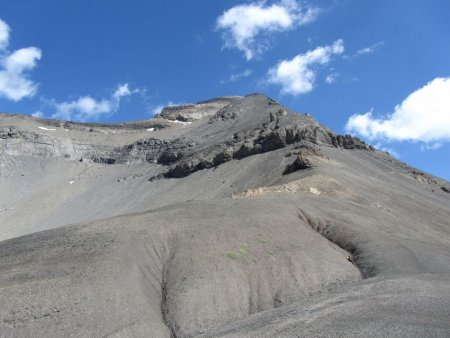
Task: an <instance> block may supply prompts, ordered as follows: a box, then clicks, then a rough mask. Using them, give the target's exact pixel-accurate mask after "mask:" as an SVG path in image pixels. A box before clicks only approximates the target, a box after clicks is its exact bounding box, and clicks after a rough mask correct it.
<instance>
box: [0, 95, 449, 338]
mask: <svg viewBox="0 0 450 338" xmlns="http://www.w3.org/2000/svg"><path fill="white" fill-rule="evenodd" d="M449 186H450V185H449V183H448V182H445V181H443V180H441V179H439V178H436V177H432V176H430V175H428V174H426V173H423V172H421V171H419V170H417V169H414V168H411V167H409V166H407V165H406V164H404V163H401V162H399V161H397V160H395V159H393V158H391V157H390V156H389V155H388V154H386V153H384V152H380V151H377V150H375V149H374V148H373V147H371V146H370V145H366V144H365V143H364V142H362V141H361V140H359V139H357V138H354V137H352V136H350V135H338V134H336V133H334V132H333V131H331V130H330V129H328V128H327V127H325V126H323V125H321V124H319V123H318V122H316V121H315V120H314V119H313V118H312V117H311V116H310V115H306V114H297V113H295V112H292V111H290V110H289V109H287V108H286V107H283V106H282V105H280V104H279V103H277V102H275V101H274V100H272V99H270V98H267V97H265V96H263V95H259V94H253V95H249V96H246V97H223V98H218V99H213V100H210V101H205V102H201V103H198V104H192V105H183V106H179V107H171V108H166V109H164V110H163V111H162V112H161V114H160V115H159V116H156V117H155V118H153V119H151V120H149V121H138V122H133V123H122V124H112V125H109V124H77V123H73V122H66V121H54V120H40V119H36V118H32V117H29V116H21V115H12V114H1V115H0V187H1V188H0V304H2V306H0V336H2V337H3V336H4V337H17V336H20V337H60V336H80V337H82V336H93V337H103V336H111V337H148V336H152V337H171V336H172V337H173V336H175V337H194V336H201V337H219V336H220V337H274V336H277V337H278V336H285V337H292V336H300V337H311V336H314V337H321V336H322V337H330V336H345V337H352V336H353V337H361V336H389V335H391V336H408V337H411V336H416V337H423V336H448V335H450V325H449V322H448V318H449V317H450V312H449V309H450V288H449V285H450V283H449V282H450V277H449V276H450V263H449V262H450V224H449V222H448V219H449V216H450V194H449V191H450V189H449V188H448V187H449ZM43 230H46V231H43Z"/></svg>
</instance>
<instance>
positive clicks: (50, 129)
mask: <svg viewBox="0 0 450 338" xmlns="http://www.w3.org/2000/svg"><path fill="white" fill-rule="evenodd" d="M38 128H39V129H42V130H48V131H55V130H56V129H53V128H45V127H38Z"/></svg>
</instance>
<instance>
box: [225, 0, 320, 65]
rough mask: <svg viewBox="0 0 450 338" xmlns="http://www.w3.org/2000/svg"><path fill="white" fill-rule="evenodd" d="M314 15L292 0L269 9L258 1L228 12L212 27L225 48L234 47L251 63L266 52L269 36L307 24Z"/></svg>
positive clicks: (317, 10)
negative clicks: (217, 30) (220, 31)
mask: <svg viewBox="0 0 450 338" xmlns="http://www.w3.org/2000/svg"><path fill="white" fill-rule="evenodd" d="M318 14H319V9H318V8H317V7H311V6H307V5H305V4H303V3H301V2H299V1H295V0H281V1H280V2H278V3H275V4H272V5H270V6H269V5H266V1H258V2H251V3H248V4H242V5H237V6H235V7H232V8H230V9H228V10H227V11H225V12H224V13H223V14H222V15H221V16H220V17H219V18H218V19H217V24H216V27H217V29H219V30H222V31H223V40H224V47H225V48H236V49H238V50H240V51H242V52H243V53H244V55H245V58H246V59H247V60H251V59H252V58H253V57H255V56H256V55H260V54H262V53H263V52H264V51H265V50H267V49H268V47H269V44H268V42H267V38H268V37H269V36H270V34H273V33H275V32H283V31H288V30H292V29H294V28H296V27H298V26H302V25H305V24H307V23H310V22H312V21H314V20H315V19H316V18H317V16H318Z"/></svg>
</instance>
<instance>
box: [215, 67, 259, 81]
mask: <svg viewBox="0 0 450 338" xmlns="http://www.w3.org/2000/svg"><path fill="white" fill-rule="evenodd" d="M252 74H253V71H252V70H251V69H246V70H244V71H243V72H241V73H236V74H231V75H230V76H229V77H228V78H227V79H225V80H221V81H220V84H224V83H228V82H236V81H238V80H240V79H243V78H245V77H249V76H250V75H252Z"/></svg>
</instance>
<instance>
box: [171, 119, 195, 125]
mask: <svg viewBox="0 0 450 338" xmlns="http://www.w3.org/2000/svg"><path fill="white" fill-rule="evenodd" d="M168 121H169V122H172V123H178V124H182V125H183V126H186V125H189V124H191V123H192V122H184V121H178V120H168Z"/></svg>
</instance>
